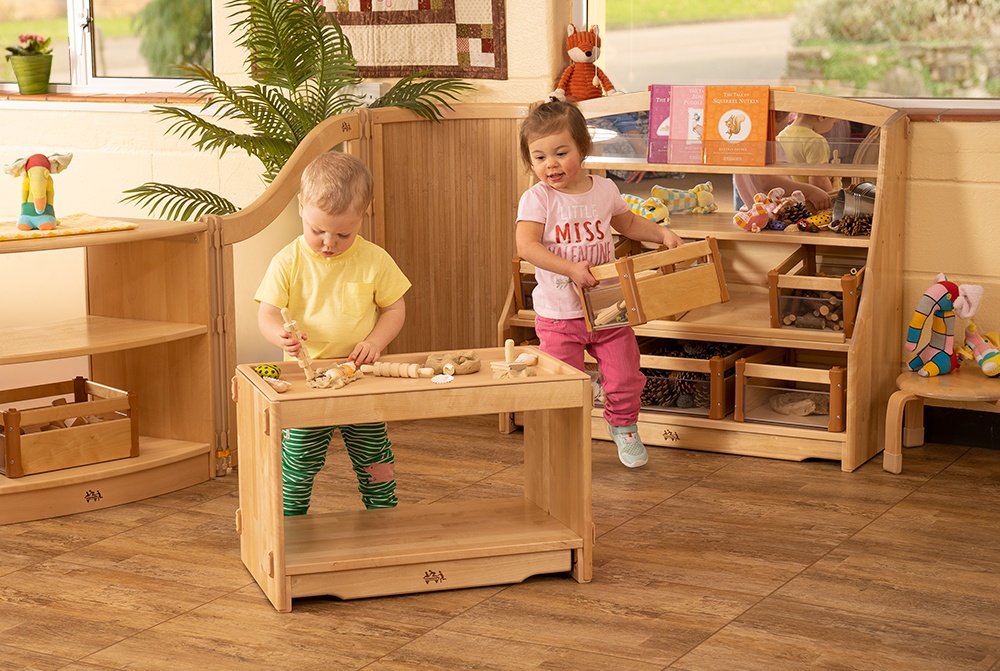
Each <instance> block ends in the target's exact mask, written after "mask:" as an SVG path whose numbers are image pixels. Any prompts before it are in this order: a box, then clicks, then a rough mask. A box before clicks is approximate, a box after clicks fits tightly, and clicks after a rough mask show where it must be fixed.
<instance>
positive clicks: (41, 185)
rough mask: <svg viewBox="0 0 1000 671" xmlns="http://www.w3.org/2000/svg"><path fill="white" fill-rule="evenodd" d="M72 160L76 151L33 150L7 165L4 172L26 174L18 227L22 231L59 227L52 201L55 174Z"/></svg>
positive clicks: (17, 175) (14, 174) (46, 229)
mask: <svg viewBox="0 0 1000 671" xmlns="http://www.w3.org/2000/svg"><path fill="white" fill-rule="evenodd" d="M71 160H73V154H52V155H51V156H47V157H46V156H44V155H42V154H32V155H31V156H29V157H28V158H19V159H18V160H16V161H14V162H13V163H11V164H9V165H5V166H4V172H6V173H7V174H8V175H13V176H14V177H20V176H22V175H24V182H23V185H22V187H21V216H19V217H18V219H17V227H18V229H20V230H22V231H30V230H33V229H35V230H40V231H50V230H52V229H54V228H55V227H56V224H57V223H58V221H57V220H56V212H55V208H54V207H53V205H52V201H53V195H54V189H53V186H52V174H53V173H58V172H62V171H63V170H65V169H66V166H68V165H69V162H70V161H71Z"/></svg>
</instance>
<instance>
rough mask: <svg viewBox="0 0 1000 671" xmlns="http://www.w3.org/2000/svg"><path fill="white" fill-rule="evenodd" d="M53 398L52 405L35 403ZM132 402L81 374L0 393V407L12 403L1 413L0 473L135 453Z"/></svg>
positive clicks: (55, 467) (16, 474) (28, 471)
mask: <svg viewBox="0 0 1000 671" xmlns="http://www.w3.org/2000/svg"><path fill="white" fill-rule="evenodd" d="M53 396H54V397H58V398H57V400H56V401H55V403H53V404H51V405H48V404H46V405H42V406H41V407H37V406H39V404H40V403H44V401H42V399H46V398H49V397H53ZM65 396H72V400H71V401H65V399H64V397H65ZM135 400H136V399H135V395H134V394H130V393H128V392H125V391H121V390H118V389H113V388H112V387H107V386H104V385H101V384H97V383H96V382H91V381H90V380H87V379H86V378H83V377H77V378H75V379H73V380H68V381H65V382H54V383H51V384H42V385H36V386H33V387H22V388H20V389H10V390H7V391H0V407H2V406H6V405H10V406H12V407H10V408H9V409H7V410H4V411H3V435H2V436H0V454H2V455H3V464H2V468H0V473H3V474H4V475H5V476H6V477H8V478H20V477H22V476H25V475H32V474H35V473H45V472H47V471H55V470H59V469H61V468H72V467H75V466H84V465H86V464H95V463H99V462H102V461H111V460H113V459H123V458H125V457H137V456H139V427H138V423H137V421H136V403H135ZM17 406H20V407H22V408H25V406H28V407H26V408H25V409H23V410H19V409H18V407H17ZM30 406H36V407H30Z"/></svg>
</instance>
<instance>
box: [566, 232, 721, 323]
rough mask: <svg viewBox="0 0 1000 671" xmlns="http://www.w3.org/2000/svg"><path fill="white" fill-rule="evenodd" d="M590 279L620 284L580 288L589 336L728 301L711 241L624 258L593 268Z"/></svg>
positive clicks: (715, 250) (719, 264) (707, 239)
mask: <svg viewBox="0 0 1000 671" xmlns="http://www.w3.org/2000/svg"><path fill="white" fill-rule="evenodd" d="M590 273H591V274H592V275H593V276H594V278H596V279H597V280H598V281H600V282H604V281H606V280H614V279H617V280H618V282H617V283H613V284H601V285H598V286H596V287H587V288H580V299H581V302H582V303H583V315H584V318H585V319H586V321H587V328H588V329H589V330H591V331H593V330H595V329H601V328H613V327H617V326H624V325H625V324H626V323H627V324H628V325H630V326H638V325H640V324H645V323H646V322H648V321H651V320H654V319H667V318H670V317H672V316H675V315H681V314H683V313H685V312H687V311H688V310H693V309H695V308H699V307H703V306H705V305H712V304H715V303H725V302H726V301H728V300H729V290H728V288H727V287H726V278H725V277H724V275H723V272H722V259H721V257H720V255H719V246H718V244H717V243H716V240H715V238H712V237H706V238H705V239H704V240H699V241H697V242H688V243H686V244H684V245H681V246H680V247H677V248H675V249H660V250H656V251H651V252H645V253H643V254H637V255H635V256H625V257H623V258H620V259H618V260H617V261H615V262H613V263H605V264H602V265H599V266H593V267H592V268H591V269H590Z"/></svg>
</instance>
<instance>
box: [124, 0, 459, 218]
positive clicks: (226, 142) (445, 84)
mask: <svg viewBox="0 0 1000 671" xmlns="http://www.w3.org/2000/svg"><path fill="white" fill-rule="evenodd" d="M226 6H227V8H229V9H232V10H233V13H232V15H231V17H232V18H233V19H234V23H233V27H232V31H231V32H232V33H233V34H235V35H238V36H239V37H238V39H237V42H236V43H237V45H238V46H241V47H244V48H246V50H247V52H248V55H247V60H246V64H247V68H248V73H249V75H250V77H251V79H252V80H253V82H254V83H253V84H251V85H248V86H230V85H229V84H227V83H226V82H225V81H223V80H222V79H220V78H219V77H218V76H216V75H215V74H214V73H213V72H211V71H210V70H208V69H207V68H205V67H202V66H199V65H191V64H187V65H183V66H181V67H182V69H183V70H184V71H185V72H186V73H187V74H189V75H190V81H189V92H190V93H192V94H194V95H196V96H198V98H199V100H200V101H202V110H201V111H202V114H201V115H200V114H196V113H195V112H192V111H191V110H189V109H185V108H181V107H174V106H169V105H157V106H156V107H155V108H154V112H155V113H157V114H160V115H162V116H163V117H164V119H165V120H167V121H168V122H169V123H170V128H169V130H168V132H170V133H172V134H175V135H178V136H181V137H183V138H186V139H191V140H192V141H193V143H194V146H195V147H197V148H198V149H199V150H202V151H218V152H219V154H220V155H222V154H225V153H226V152H227V151H229V150H233V149H239V150H243V151H246V152H247V153H248V154H249V155H251V156H256V157H257V158H258V159H260V161H261V163H262V164H263V166H264V174H263V179H264V181H265V183H269V182H270V181H271V180H273V179H274V177H275V176H276V175H277V174H278V171H279V170H281V167H282V166H283V165H284V164H285V162H286V161H287V160H288V158H289V157H290V156H291V155H292V152H294V151H295V148H296V147H297V146H298V144H299V143H300V142H301V141H302V140H303V138H305V136H306V135H307V134H308V133H309V131H310V130H312V129H313V128H315V127H316V126H317V125H318V124H319V123H321V122H322V121H323V120H325V119H328V118H329V117H331V116H335V115H337V114H342V113H345V112H350V111H352V110H354V109H357V108H359V107H363V106H365V100H364V98H362V97H361V96H359V95H356V94H355V93H353V92H352V91H353V87H355V85H357V84H359V83H360V82H361V81H362V79H361V77H360V76H359V75H358V64H357V60H356V59H355V57H354V53H353V50H352V48H351V44H350V41H349V40H348V39H347V36H346V35H345V34H344V32H343V30H342V29H341V27H340V25H339V24H338V23H337V22H336V21H335V20H334V19H333V17H332V16H331V15H330V14H328V13H327V12H326V9H325V7H324V6H323V0H298V1H297V2H290V1H289V0H230V2H228V3H227V5H226ZM427 74H428V73H427V72H417V73H414V74H412V75H410V76H408V77H404V78H403V79H401V80H399V81H398V82H396V84H395V85H394V86H392V88H391V89H389V91H387V92H386V93H385V94H383V95H382V96H381V97H379V98H377V99H376V100H374V101H372V102H369V103H367V107H393V106H395V107H402V108H405V109H409V110H412V111H414V112H415V113H417V114H419V115H420V116H422V117H425V118H428V119H432V120H435V121H437V120H440V118H441V106H444V107H447V108H449V109H450V108H451V105H450V101H455V100H457V99H458V97H459V96H460V95H461V94H462V93H463V92H465V91H469V90H471V89H472V88H473V87H472V86H471V85H470V84H468V83H467V82H465V81H462V80H460V79H423V77H425V76H426V75H427ZM204 114H208V115H209V116H212V117H214V118H216V119H225V120H237V121H240V122H243V123H244V124H245V125H246V126H247V127H248V128H249V130H248V131H245V132H241V131H234V130H231V129H229V128H225V127H223V126H221V125H219V124H217V123H214V122H213V121H212V120H210V119H207V118H205V116H204ZM125 193H126V194H127V195H126V196H125V198H123V199H122V201H123V202H134V203H136V204H138V205H140V206H141V207H144V208H146V209H147V211H148V212H150V213H151V214H152V215H153V216H161V217H164V218H167V219H175V220H193V219H197V218H198V217H200V216H202V215H205V214H219V215H225V214H231V213H233V212H236V211H237V210H238V208H237V207H236V205H234V204H233V203H232V202H230V201H229V200H228V199H226V198H224V197H223V196H220V195H218V194H215V193H213V192H211V191H208V190H205V189H199V188H191V187H182V186H175V185H171V184H163V183H160V182H147V183H145V184H143V185H141V186H138V187H136V188H133V189H129V190H127V191H125Z"/></svg>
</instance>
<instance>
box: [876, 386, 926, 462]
mask: <svg viewBox="0 0 1000 671" xmlns="http://www.w3.org/2000/svg"><path fill="white" fill-rule="evenodd" d="M910 401H917V402H919V405H920V422H921V425H920V433H921V438H922V434H923V399H922V398H920V397H918V396H917V395H916V394H913V393H912V392H908V391H903V390H899V391H897V392H895V393H894V394H893V395H892V396H890V397H889V405H888V408H887V409H886V412H885V450H884V452H883V453H882V469H883V470H886V471H888V472H890V473H901V472H902V471H903V414H904V410H905V409H906V404H907V403H909V402H910ZM914 410H916V408H914ZM914 414H916V413H914ZM908 423H909V422H908ZM907 429H908V430H909V431H914V430H915V429H914V427H912V426H908V427H907ZM922 442H923V440H922V439H921V443H922ZM917 444H918V445H919V444H920V443H917ZM907 446H908V447H912V446H911V445H909V443H907Z"/></svg>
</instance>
